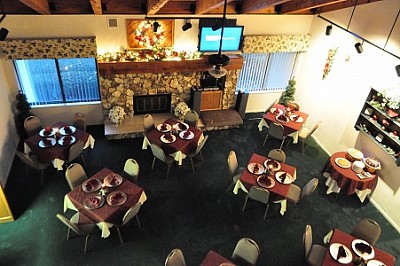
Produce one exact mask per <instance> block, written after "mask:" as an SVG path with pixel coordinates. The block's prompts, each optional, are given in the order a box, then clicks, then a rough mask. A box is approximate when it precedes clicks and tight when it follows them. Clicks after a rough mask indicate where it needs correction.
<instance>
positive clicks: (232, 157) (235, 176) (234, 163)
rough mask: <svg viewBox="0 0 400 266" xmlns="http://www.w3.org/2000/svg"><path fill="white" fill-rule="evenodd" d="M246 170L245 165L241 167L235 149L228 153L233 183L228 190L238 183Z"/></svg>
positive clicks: (230, 177) (229, 170)
mask: <svg viewBox="0 0 400 266" xmlns="http://www.w3.org/2000/svg"><path fill="white" fill-rule="evenodd" d="M244 170H245V168H244V167H239V164H238V160H237V157H236V153H235V151H233V150H232V151H230V152H229V154H228V172H229V179H230V182H231V183H230V185H229V187H228V188H227V190H226V192H228V191H229V190H230V189H231V188H232V187H233V186H234V185H235V184H236V182H237V181H238V180H239V178H240V176H241V175H242V173H243V171H244Z"/></svg>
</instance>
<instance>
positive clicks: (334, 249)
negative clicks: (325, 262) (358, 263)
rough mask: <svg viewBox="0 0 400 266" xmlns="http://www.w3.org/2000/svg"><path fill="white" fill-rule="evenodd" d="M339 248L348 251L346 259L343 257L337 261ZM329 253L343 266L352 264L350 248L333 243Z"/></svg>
mask: <svg viewBox="0 0 400 266" xmlns="http://www.w3.org/2000/svg"><path fill="white" fill-rule="evenodd" d="M339 247H343V248H344V250H346V257H341V258H340V259H339V260H337V255H338V252H339ZM329 253H330V254H331V256H332V258H333V259H334V260H335V261H337V262H339V263H341V264H347V263H350V262H351V261H352V260H353V255H352V254H351V251H350V249H349V248H348V247H346V246H345V245H342V244H340V243H332V244H331V245H330V247H329Z"/></svg>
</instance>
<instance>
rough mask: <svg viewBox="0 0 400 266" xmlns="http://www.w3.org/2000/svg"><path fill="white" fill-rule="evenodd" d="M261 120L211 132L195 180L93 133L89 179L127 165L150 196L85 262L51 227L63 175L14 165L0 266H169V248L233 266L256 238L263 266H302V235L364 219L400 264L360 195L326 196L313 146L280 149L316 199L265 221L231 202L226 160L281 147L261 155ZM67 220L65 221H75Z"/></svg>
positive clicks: (61, 229) (387, 231) (133, 144)
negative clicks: (313, 183)
mask: <svg viewBox="0 0 400 266" xmlns="http://www.w3.org/2000/svg"><path fill="white" fill-rule="evenodd" d="M254 117H261V114H248V115H247V116H246V119H245V121H244V124H243V125H242V126H241V127H240V129H230V130H218V131H209V132H206V134H208V135H210V138H209V140H208V142H207V143H206V145H205V147H204V150H203V157H204V161H203V162H201V161H198V160H197V161H195V162H196V165H195V166H196V173H195V174H193V173H192V170H191V167H190V162H189V161H188V160H187V161H184V164H183V166H182V167H177V166H173V167H172V170H171V174H170V177H169V180H167V181H165V180H164V177H165V173H166V172H165V171H166V167H165V165H163V164H161V163H160V162H159V163H158V164H157V167H156V169H155V170H154V171H152V172H151V171H150V167H151V161H152V155H151V151H150V150H147V151H143V150H142V149H141V145H142V140H143V139H142V138H137V139H126V140H110V141H108V140H105V138H104V136H103V132H104V131H103V130H104V129H103V127H101V126H92V127H88V131H89V132H90V133H91V134H92V135H93V136H94V137H95V139H96V144H95V149H94V150H92V151H85V158H86V162H87V164H88V168H87V169H86V172H87V174H88V175H89V176H90V175H93V174H94V173H96V172H97V171H99V170H100V169H102V168H103V167H108V168H110V169H112V170H114V171H116V172H120V171H121V170H122V168H123V165H124V162H125V160H126V159H127V158H128V157H132V158H135V159H136V160H138V162H139V164H140V167H141V168H140V178H139V184H140V185H141V186H142V187H144V189H145V191H146V194H147V196H148V200H147V202H146V203H145V204H144V205H143V207H142V209H141V211H140V213H139V216H140V220H141V223H142V228H141V229H140V230H139V229H138V228H137V227H136V223H132V226H130V227H126V228H123V229H122V233H123V237H124V240H125V243H124V244H123V245H121V244H119V241H118V235H117V233H116V231H115V229H112V230H111V235H110V237H109V238H107V239H102V238H101V237H100V233H98V234H97V235H95V236H94V237H93V238H91V239H90V241H89V249H88V253H87V254H86V255H84V254H83V244H84V239H83V238H73V239H71V240H69V241H67V240H66V231H67V230H66V227H65V226H64V225H63V224H62V223H61V222H60V221H58V220H57V219H56V218H55V214H56V213H61V212H62V210H63V199H64V195H65V194H66V193H67V192H68V191H69V188H68V185H67V183H66V181H65V178H64V173H63V172H57V171H56V170H54V169H49V170H48V171H47V172H46V177H45V184H44V186H43V187H40V186H39V175H38V173H36V172H35V171H33V170H30V169H26V167H24V166H23V165H22V163H21V162H20V161H19V160H18V159H15V161H14V164H13V167H12V170H11V173H10V177H9V181H8V183H7V186H6V188H5V190H6V193H7V196H8V198H9V201H10V205H11V209H12V210H13V213H14V216H15V218H16V221H15V222H12V223H7V224H0V265H78V264H79V265H163V264H164V260H165V257H166V256H167V254H168V253H169V252H170V250H172V249H173V248H176V247H179V248H181V249H182V250H183V252H184V255H185V257H186V261H187V263H188V265H199V264H200V262H201V261H202V259H203V258H204V257H205V255H206V254H207V252H208V250H210V249H213V250H215V251H217V252H219V253H220V254H222V255H223V256H225V257H227V258H229V257H230V255H231V254H232V251H233V249H234V247H235V244H236V242H237V241H238V240H239V239H240V238H242V237H250V238H253V239H254V240H255V241H256V242H257V243H258V244H259V246H260V249H261V254H260V257H259V265H303V246H302V234H303V231H304V229H305V225H306V224H311V225H312V227H313V233H314V243H319V244H321V243H322V238H323V236H324V235H325V234H326V233H327V232H328V231H329V230H330V229H331V228H335V227H336V228H340V229H342V230H343V231H345V232H350V230H351V228H352V227H353V226H354V225H355V224H356V222H357V221H358V220H359V219H361V218H364V217H369V218H372V219H375V220H376V221H377V222H378V223H379V224H380V225H381V226H382V229H383V232H382V236H381V238H380V240H379V241H378V243H377V246H378V247H379V248H381V249H383V250H385V251H387V252H389V253H391V254H393V255H394V256H396V258H397V260H398V259H399V255H400V240H399V233H398V232H397V231H395V230H394V229H393V227H392V226H391V225H390V224H389V223H388V222H387V221H386V220H385V219H384V217H383V216H382V215H381V214H380V213H379V212H378V211H377V210H376V209H375V208H374V206H373V205H372V204H371V203H369V202H368V200H367V201H366V202H365V203H363V204H361V203H360V202H359V200H358V198H357V197H356V196H342V195H339V197H338V198H337V199H335V197H334V196H333V195H326V194H325V190H326V187H325V185H324V183H323V182H324V180H325V179H324V178H323V177H322V175H321V174H320V171H321V169H322V166H323V165H324V163H325V160H326V159H327V158H328V156H327V155H326V154H325V153H324V152H323V151H322V150H321V149H320V148H318V147H316V144H315V143H312V145H311V146H310V147H309V148H308V149H307V150H306V152H305V153H304V154H302V153H301V145H300V144H298V145H293V144H291V145H289V146H284V150H285V152H286V153H287V155H288V159H287V162H288V163H289V164H291V165H293V166H296V167H297V180H296V183H297V184H298V185H299V186H301V187H302V186H303V185H305V184H306V182H307V181H308V180H310V179H311V178H313V177H318V178H319V179H320V184H319V186H318V188H317V190H316V192H315V193H314V194H312V195H311V196H310V197H309V198H308V199H306V200H305V201H304V202H303V203H302V204H300V206H299V212H298V213H299V214H298V215H299V218H298V219H296V218H295V208H294V206H293V205H290V204H289V205H288V211H287V212H286V214H285V215H284V216H283V217H281V216H280V214H279V211H278V208H277V207H278V206H273V207H272V208H270V210H269V213H268V217H267V219H266V220H265V221H264V220H263V219H262V216H263V214H264V206H262V205H261V204H258V203H256V202H249V203H248V208H247V209H246V211H245V212H244V213H242V212H241V208H242V204H243V201H244V193H243V192H240V193H239V194H238V195H234V194H233V193H232V192H229V193H225V190H226V188H227V186H228V185H229V183H230V180H229V178H228V169H227V165H226V158H227V155H228V152H229V151H230V150H231V149H234V150H235V151H236V153H237V156H238V160H239V164H240V165H242V166H244V165H245V164H246V163H247V161H248V159H249V158H250V156H251V154H252V153H254V152H256V153H259V154H261V155H266V154H267V153H268V151H269V150H270V149H272V148H277V147H278V146H279V141H275V140H269V141H267V144H266V147H262V145H261V144H262V141H263V139H264V136H265V131H264V132H262V133H261V132H259V131H258V128H257V123H258V122H259V121H258V120H249V119H252V118H254ZM71 214H72V212H68V213H67V214H66V215H71Z"/></svg>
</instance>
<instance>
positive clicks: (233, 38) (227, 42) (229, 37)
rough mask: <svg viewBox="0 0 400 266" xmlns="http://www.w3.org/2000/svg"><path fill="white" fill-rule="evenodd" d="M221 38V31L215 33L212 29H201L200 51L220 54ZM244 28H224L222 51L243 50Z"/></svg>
mask: <svg viewBox="0 0 400 266" xmlns="http://www.w3.org/2000/svg"><path fill="white" fill-rule="evenodd" d="M220 38H221V29H218V30H216V31H213V30H212V28H211V27H201V28H200V38H199V51H200V52H218V51H219V43H220ZM242 38H243V26H229V27H228V26H227V27H224V36H223V37H222V48H221V51H223V52H229V51H238V50H240V48H241V44H242Z"/></svg>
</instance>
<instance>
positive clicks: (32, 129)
mask: <svg viewBox="0 0 400 266" xmlns="http://www.w3.org/2000/svg"><path fill="white" fill-rule="evenodd" d="M24 128H25V131H26V134H27V135H28V137H31V136H33V135H35V134H37V133H39V131H40V130H41V129H42V128H43V126H42V123H41V122H40V119H39V117H37V116H34V115H31V116H28V117H27V118H26V119H25V121H24Z"/></svg>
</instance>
